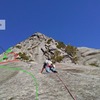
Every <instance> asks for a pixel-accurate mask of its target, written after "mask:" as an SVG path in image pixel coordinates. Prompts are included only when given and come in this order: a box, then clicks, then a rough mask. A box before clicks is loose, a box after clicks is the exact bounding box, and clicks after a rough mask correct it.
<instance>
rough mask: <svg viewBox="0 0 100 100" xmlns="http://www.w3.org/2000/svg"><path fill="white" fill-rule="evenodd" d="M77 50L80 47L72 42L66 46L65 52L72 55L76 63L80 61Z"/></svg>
mask: <svg viewBox="0 0 100 100" xmlns="http://www.w3.org/2000/svg"><path fill="white" fill-rule="evenodd" d="M77 51H78V49H77V48H76V47H74V46H71V45H70V44H69V45H67V46H66V48H65V52H66V53H67V54H68V55H69V56H70V57H71V60H72V62H73V63H76V62H77V61H78V57H77Z"/></svg>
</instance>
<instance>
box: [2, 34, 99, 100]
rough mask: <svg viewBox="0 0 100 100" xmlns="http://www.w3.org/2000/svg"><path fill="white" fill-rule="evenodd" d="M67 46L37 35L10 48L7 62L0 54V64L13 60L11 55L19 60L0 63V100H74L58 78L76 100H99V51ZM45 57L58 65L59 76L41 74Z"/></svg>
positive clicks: (42, 35)
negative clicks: (15, 54)
mask: <svg viewBox="0 0 100 100" xmlns="http://www.w3.org/2000/svg"><path fill="white" fill-rule="evenodd" d="M66 47H68V45H65V44H63V42H59V41H56V40H54V39H53V38H49V37H47V36H45V35H44V34H41V33H39V32H36V33H35V34H33V35H32V36H31V37H29V38H28V39H26V40H24V41H22V42H20V43H18V44H17V45H16V46H14V47H11V51H12V53H8V54H7V55H6V56H7V57H8V58H7V59H3V58H4V53H3V54H1V55H0V59H1V61H2V62H5V61H8V60H13V59H15V58H14V55H13V53H18V55H19V56H18V57H17V59H19V61H18V62H12V63H11V62H8V63H4V64H2V63H0V100H73V99H72V97H71V96H70V94H69V93H68V91H67V90H66V88H65V87H64V85H63V83H62V82H61V80H59V78H58V76H59V77H60V78H61V79H62V80H63V82H64V84H65V85H66V86H67V87H68V89H69V90H70V92H71V93H72V95H73V96H74V97H75V98H76V100H100V68H99V67H100V50H97V49H91V48H87V47H80V48H77V49H75V48H73V47H72V46H69V49H68V50H69V51H68V50H66ZM70 50H76V51H73V52H70ZM66 51H67V52H66ZM74 53H75V56H72V55H74ZM75 57H77V58H78V60H77V62H74V61H73V59H74V58H75ZM47 58H51V59H52V60H55V61H56V62H57V63H56V69H57V71H58V74H54V73H50V74H47V73H46V72H45V71H44V72H43V74H40V71H41V68H42V66H43V62H44V60H45V59H47ZM1 61H0V62H1ZM91 66H96V67H91ZM57 75H58V76H57Z"/></svg>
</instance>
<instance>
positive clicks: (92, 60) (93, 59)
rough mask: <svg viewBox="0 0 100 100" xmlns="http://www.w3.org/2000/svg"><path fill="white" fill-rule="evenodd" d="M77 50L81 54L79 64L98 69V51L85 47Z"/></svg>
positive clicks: (99, 52) (99, 64)
mask: <svg viewBox="0 0 100 100" xmlns="http://www.w3.org/2000/svg"><path fill="white" fill-rule="evenodd" d="M78 50H79V52H80V53H81V56H80V60H79V63H81V64H83V65H91V66H97V67H100V50H96V49H91V48H86V47H80V48H78Z"/></svg>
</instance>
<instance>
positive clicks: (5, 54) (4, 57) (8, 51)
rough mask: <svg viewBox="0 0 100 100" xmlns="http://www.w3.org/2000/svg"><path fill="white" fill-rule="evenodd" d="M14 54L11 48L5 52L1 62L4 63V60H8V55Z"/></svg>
mask: <svg viewBox="0 0 100 100" xmlns="http://www.w3.org/2000/svg"><path fill="white" fill-rule="evenodd" d="M10 52H12V50H11V49H10V48H9V49H7V50H6V51H5V53H4V56H3V58H1V59H0V62H2V61H3V60H4V59H7V54H8V53H10Z"/></svg>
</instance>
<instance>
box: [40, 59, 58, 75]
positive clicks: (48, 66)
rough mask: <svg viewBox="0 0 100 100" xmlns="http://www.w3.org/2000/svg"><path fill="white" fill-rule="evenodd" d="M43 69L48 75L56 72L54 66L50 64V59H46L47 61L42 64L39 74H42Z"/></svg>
mask: <svg viewBox="0 0 100 100" xmlns="http://www.w3.org/2000/svg"><path fill="white" fill-rule="evenodd" d="M44 69H45V70H46V72H47V73H50V72H54V73H57V71H56V70H55V65H54V64H53V63H52V61H51V60H50V58H48V60H46V61H45V62H44V64H43V68H42V70H41V73H42V72H43V70H44Z"/></svg>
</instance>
